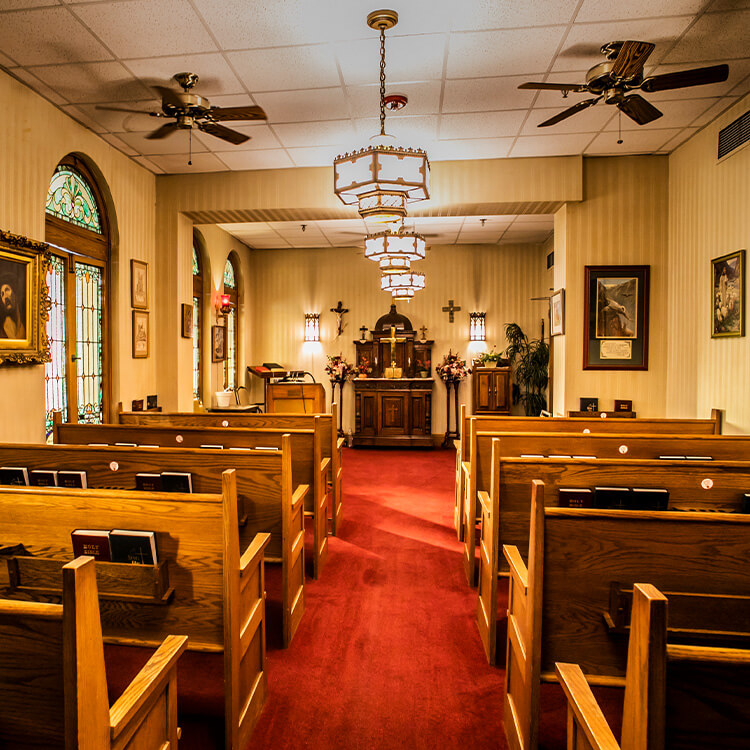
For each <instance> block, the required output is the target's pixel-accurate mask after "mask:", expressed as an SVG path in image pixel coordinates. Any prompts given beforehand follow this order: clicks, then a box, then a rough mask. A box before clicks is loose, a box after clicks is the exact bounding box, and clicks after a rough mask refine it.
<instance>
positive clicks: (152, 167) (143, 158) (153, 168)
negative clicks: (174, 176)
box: [133, 156, 164, 174]
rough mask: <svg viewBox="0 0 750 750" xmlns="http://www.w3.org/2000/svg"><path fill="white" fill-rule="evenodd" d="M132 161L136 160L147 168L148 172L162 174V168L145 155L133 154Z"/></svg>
mask: <svg viewBox="0 0 750 750" xmlns="http://www.w3.org/2000/svg"><path fill="white" fill-rule="evenodd" d="M133 161H136V162H138V164H140V165H141V166H142V167H145V168H146V169H148V171H149V172H153V173H154V174H164V170H163V169H162V168H161V167H157V166H156V164H154V163H153V162H152V161H151V159H149V158H148V157H147V156H134V157H133Z"/></svg>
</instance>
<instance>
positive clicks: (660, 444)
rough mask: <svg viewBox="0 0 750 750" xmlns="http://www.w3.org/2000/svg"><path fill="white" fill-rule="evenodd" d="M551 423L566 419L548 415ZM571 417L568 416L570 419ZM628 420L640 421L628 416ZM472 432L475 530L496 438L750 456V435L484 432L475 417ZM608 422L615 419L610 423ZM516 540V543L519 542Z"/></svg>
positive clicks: (647, 454) (653, 453)
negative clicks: (479, 500)
mask: <svg viewBox="0 0 750 750" xmlns="http://www.w3.org/2000/svg"><path fill="white" fill-rule="evenodd" d="M546 421H547V422H550V421H556V422H558V421H559V422H563V421H564V420H549V419H548V420H546ZM570 421H571V420H568V422H569V423H570ZM624 421H625V422H627V423H628V424H630V423H633V422H637V421H639V420H633V419H629V420H624ZM470 424H471V431H470V437H469V444H470V446H471V448H470V456H471V458H470V459H469V461H468V462H467V461H465V462H463V474H464V481H463V485H464V494H463V502H464V508H463V517H464V522H463V526H464V527H465V528H467V529H473V528H474V527H475V524H476V520H477V513H478V510H479V506H478V501H477V502H474V503H472V502H469V498H476V497H477V492H479V491H481V490H483V491H485V492H487V491H489V489H490V474H491V471H492V460H491V456H492V441H493V440H494V439H495V438H499V439H500V440H501V443H500V445H501V448H502V452H501V455H503V456H508V457H511V456H520V455H522V454H532V455H533V454H541V455H543V456H548V455H550V454H558V455H559V454H565V455H569V456H586V455H593V456H596V457H597V458H654V459H655V458H658V457H659V456H661V455H690V456H712V457H713V458H716V459H727V460H738V461H743V460H750V436H747V435H692V434H685V433H682V434H674V435H668V434H649V433H632V434H631V433H627V432H624V433H622V434H617V435H613V434H609V433H604V434H596V433H585V434H582V433H568V432H559V433H552V432H542V433H534V432H500V433H498V432H481V431H479V430H478V429H477V425H478V424H479V422H478V421H477V420H472V422H471V423H470ZM608 424H610V425H611V424H612V423H611V422H609V423H608ZM474 540H475V537H474V535H473V534H465V535H464V570H465V572H466V577H467V580H468V581H469V584H470V585H472V586H473V585H474V557H475V551H474V545H475V541H474ZM514 543H515V542H514Z"/></svg>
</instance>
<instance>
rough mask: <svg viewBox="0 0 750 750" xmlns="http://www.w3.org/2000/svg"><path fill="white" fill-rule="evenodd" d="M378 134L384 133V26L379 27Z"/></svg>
mask: <svg viewBox="0 0 750 750" xmlns="http://www.w3.org/2000/svg"><path fill="white" fill-rule="evenodd" d="M380 135H385V27H384V26H381V27H380Z"/></svg>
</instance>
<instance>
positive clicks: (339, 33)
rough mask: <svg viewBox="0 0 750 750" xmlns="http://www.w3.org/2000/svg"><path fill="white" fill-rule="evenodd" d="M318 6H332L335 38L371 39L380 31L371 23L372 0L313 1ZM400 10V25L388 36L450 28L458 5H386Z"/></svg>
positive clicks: (416, 1) (421, 1) (398, 1)
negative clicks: (369, 23) (369, 18)
mask: <svg viewBox="0 0 750 750" xmlns="http://www.w3.org/2000/svg"><path fill="white" fill-rule="evenodd" d="M313 5H315V6H317V7H321V6H322V8H325V9H330V11H331V15H330V16H329V17H331V18H335V19H336V23H332V24H329V27H330V29H329V36H330V38H331V39H356V38H361V39H369V38H371V37H372V36H377V32H375V31H373V30H372V29H370V28H369V27H368V26H367V15H368V14H369V13H370V11H372V10H373V8H377V7H382V6H378V5H377V4H375V5H373V3H372V2H371V0H323V1H322V2H316V3H313ZM386 6H387V7H388V8H392V9H393V10H395V11H396V12H397V13H398V25H397V26H396V28H395V29H393V30H392V31H390V32H388V39H389V40H390V38H391V37H392V36H393V35H394V34H398V33H401V34H407V33H408V34H413V33H422V34H429V33H433V32H446V31H449V29H450V24H451V19H452V17H453V16H454V15H455V6H454V5H453V4H452V3H447V2H435V0H390V2H389V3H387V4H386Z"/></svg>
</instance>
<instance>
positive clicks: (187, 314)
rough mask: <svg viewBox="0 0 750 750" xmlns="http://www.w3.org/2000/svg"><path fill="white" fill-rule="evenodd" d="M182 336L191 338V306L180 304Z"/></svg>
mask: <svg viewBox="0 0 750 750" xmlns="http://www.w3.org/2000/svg"><path fill="white" fill-rule="evenodd" d="M182 338H184V339H191V338H193V306H192V305H185V304H183V305H182Z"/></svg>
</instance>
